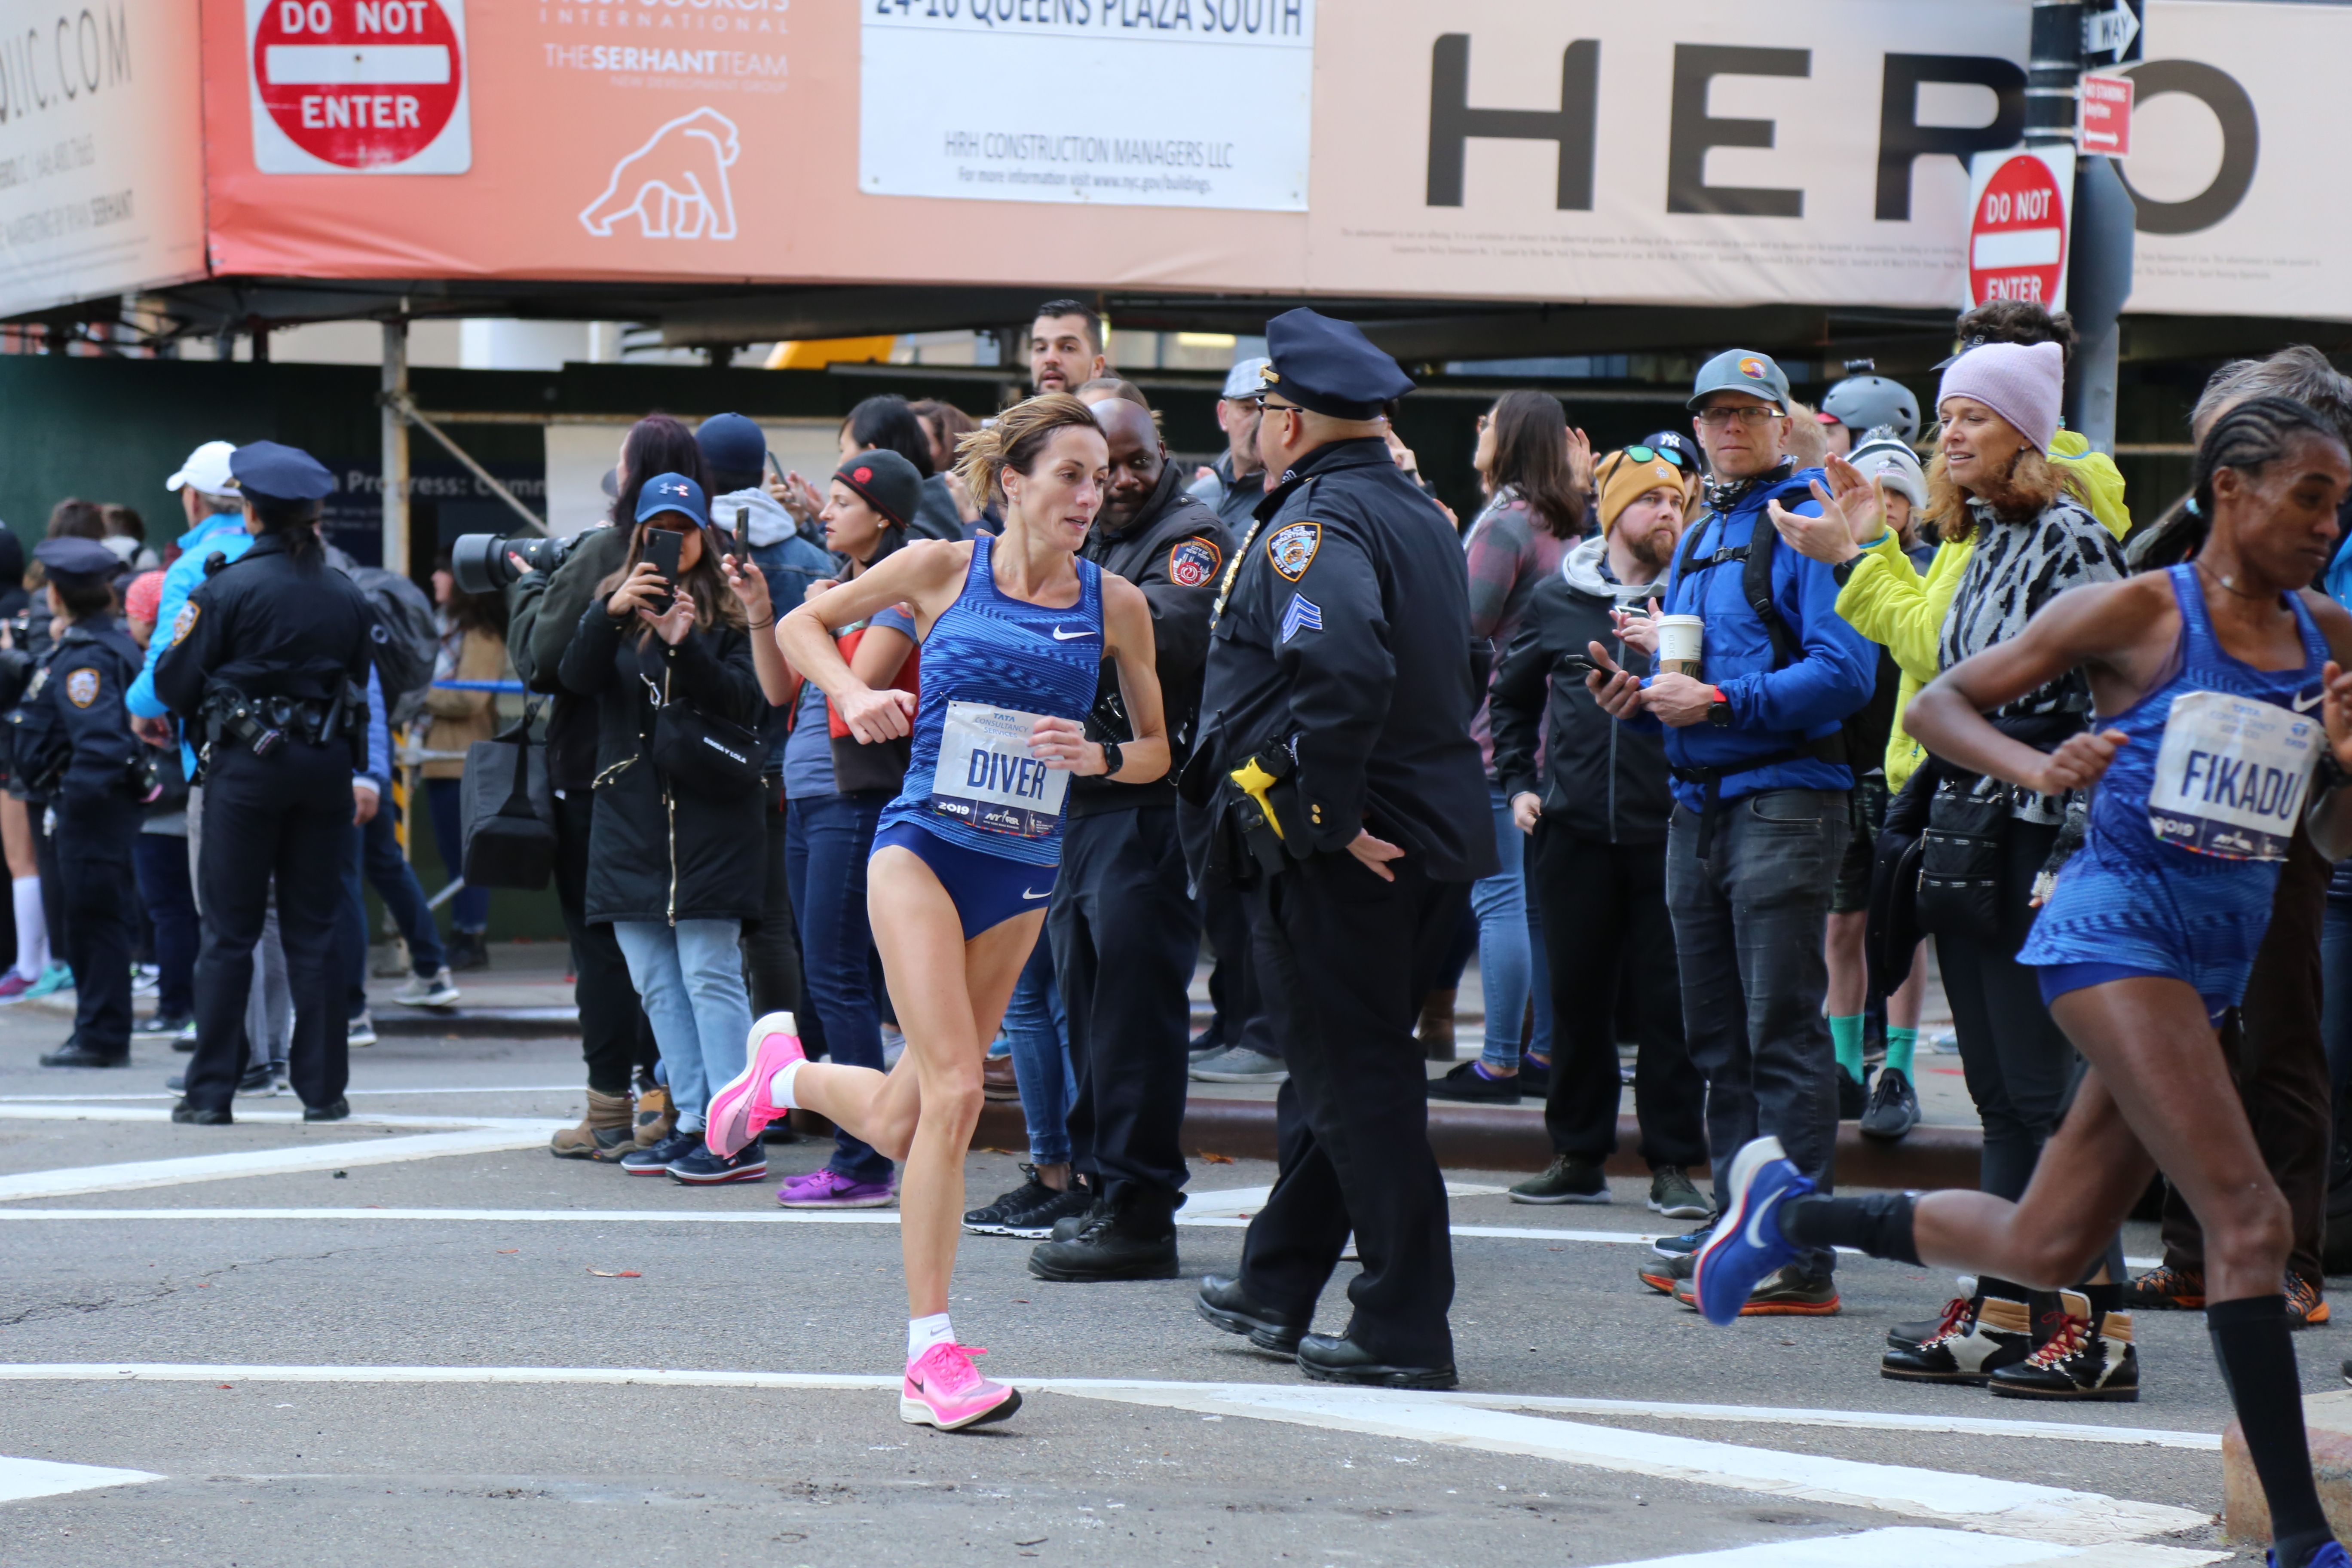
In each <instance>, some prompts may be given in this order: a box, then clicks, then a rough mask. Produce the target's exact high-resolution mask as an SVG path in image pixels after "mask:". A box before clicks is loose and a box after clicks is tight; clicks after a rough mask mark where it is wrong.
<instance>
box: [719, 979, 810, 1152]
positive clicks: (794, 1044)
mask: <svg viewBox="0 0 2352 1568" xmlns="http://www.w3.org/2000/svg"><path fill="white" fill-rule="evenodd" d="M743 1054H744V1055H745V1056H746V1057H748V1058H750V1059H749V1060H748V1061H746V1062H745V1063H744V1064H743V1070H742V1071H741V1072H739V1073H737V1074H736V1075H735V1076H734V1077H733V1078H731V1079H728V1080H727V1086H726V1087H725V1088H724V1089H720V1090H719V1092H718V1093H717V1094H714V1095H712V1096H711V1097H710V1108H709V1111H708V1112H707V1113H706V1114H707V1116H708V1117H709V1121H708V1124H707V1125H706V1126H705V1127H704V1129H703V1132H702V1141H703V1142H704V1143H706V1144H708V1145H709V1149H710V1152H712V1153H714V1154H716V1155H718V1156H719V1158H720V1159H722V1160H731V1159H733V1158H734V1157H735V1156H736V1154H737V1153H738V1152H740V1151H741V1150H742V1149H743V1148H744V1147H745V1146H746V1145H748V1144H749V1143H750V1142H751V1141H752V1140H753V1139H754V1138H757V1137H758V1136H759V1135H760V1129H761V1128H762V1127H765V1126H766V1125H767V1124H768V1123H769V1122H771V1121H776V1120H777V1119H779V1118H780V1117H782V1116H783V1115H784V1114H785V1112H784V1111H782V1110H778V1109H777V1108H776V1103H775V1101H774V1100H772V1099H770V1098H769V1095H768V1085H769V1084H770V1083H772V1082H773V1081H774V1080H775V1077H776V1075H777V1074H778V1073H780V1072H782V1071H783V1070H784V1069H785V1068H788V1067H790V1066H792V1065H793V1063H794V1062H797V1061H804V1060H806V1059H807V1054H806V1053H805V1052H803V1050H802V1049H801V1038H800V1036H799V1035H798V1034H797V1033H796V1032H795V1026H794V1025H793V1016H792V1015H791V1014H790V1013H771V1014H769V1015H768V1016H766V1017H764V1018H762V1019H761V1020H760V1021H759V1022H758V1023H756V1024H754V1025H752V1026H751V1039H750V1040H749V1041H748V1042H747V1045H746V1049H745V1050H744V1053H743Z"/></svg>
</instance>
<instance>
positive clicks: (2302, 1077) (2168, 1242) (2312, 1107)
mask: <svg viewBox="0 0 2352 1568" xmlns="http://www.w3.org/2000/svg"><path fill="white" fill-rule="evenodd" d="M2329 872H2330V868H2329V866H2328V864H2327V862H2326V861H2325V860H2323V859H2321V858H2319V852H2318V851H2317V850H2315V849H2314V848H2313V847H2311V840H2310V837H2309V836H2308V835H2307V834H2305V832H2304V831H2303V830H2302V829H2300V828H2298V829H2297V830H2296V832H2295V836H2294V844H2293V846H2292V847H2290V848H2289V849H2288V851H2287V858H2286V864H2285V865H2284V867H2282V868H2280V870H2279V881H2278V891H2277V892H2276V893H2275V894H2273V896H2272V899H2271V923H2270V928H2269V929H2268V930H2267V931H2264V932H2263V945H2262V946H2261V947H2260V948H2259V949H2257V950H2256V952H2255V953H2254V970H2253V973H2252V976H2250V977H2249V978H2248V980H2247V982H2246V1000H2245V1004H2244V1005H2242V1007H2240V1008H2239V1010H2238V1019H2237V1023H2236V1024H2235V1026H2226V1027H2225V1028H2224V1029H2223V1031H2222V1034H2221V1050H2222V1051H2223V1053H2224V1055H2225V1056H2226V1057H2227V1058H2228V1060H2229V1063H2230V1076H2231V1078H2232V1079H2235V1080H2236V1082H2237V1085H2238V1097H2239V1099H2241V1100H2243V1101H2244V1102H2245V1106H2246V1120H2247V1121H2248V1122H2250V1123H2252V1127H2253V1130H2254V1142H2255V1144H2256V1145H2257V1146H2259V1147H2260V1148H2261V1150H2262V1152H2263V1164H2265V1165H2267V1166H2268V1167H2269V1168H2270V1173H2271V1179H2272V1180H2273V1181H2274V1182H2276V1183H2277V1184H2279V1191H2280V1192H2281V1193H2283V1194H2285V1195H2286V1204H2287V1211H2288V1213H2289V1215H2291V1216H2292V1224H2293V1228H2294V1246H2293V1247H2292V1249H2291V1250H2290V1251H2289V1252H2288V1253H2287V1268H2289V1269H2290V1270H2292V1271H2293V1272H2294V1274H2296V1275H2298V1276H2299V1277H2301V1278H2303V1279H2308V1280H2310V1281H2311V1283H2312V1284H2314V1285H2317V1284H2318V1283H2319V1282H2320V1260H2319V1252H2320V1247H2321V1244H2322V1243H2323V1241H2324V1240H2325V1230H2326V1218H2327V1160H2328V1140H2329V1136H2330V1117H2329V1113H2328V1112H2329V1091H2328V1073H2327V1051H2326V1044H2325V1039H2326V1037H2325V1036H2324V1035H2323V1034H2322V1032H2321V1030H2320V992H2321V988H2322V984H2321V978H2320V967H2319V932H2320V926H2321V923H2322V921H2324V920H2325V918H2326V900H2327V882H2328V876H2329ZM2164 1260H2165V1261H2166V1262H2167V1263H2169V1264H2171V1265H2173V1266H2174V1267H2175V1268H2194V1269H2200V1270H2201V1269H2203V1268H2204V1267H2205V1237H2204V1233H2203V1232H2202V1231H2201V1230H2200V1229H2199V1228H2198V1225H2197V1216H2196V1215H2192V1214H2190V1213H2189V1205H2187V1204H2185V1203H2183V1202H2182V1201H2181V1199H2180V1194H2179V1193H2177V1192H2175V1191H2174V1190H2173V1189H2172V1188H2171V1186H2170V1185H2169V1184H2168V1185H2167V1186H2166V1187H2165V1190H2164Z"/></svg>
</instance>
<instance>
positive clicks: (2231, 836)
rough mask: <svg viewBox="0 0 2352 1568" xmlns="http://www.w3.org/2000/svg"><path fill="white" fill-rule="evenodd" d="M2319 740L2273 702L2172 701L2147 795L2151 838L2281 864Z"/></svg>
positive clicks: (2221, 696) (2220, 695)
mask: <svg viewBox="0 0 2352 1568" xmlns="http://www.w3.org/2000/svg"><path fill="white" fill-rule="evenodd" d="M2325 742H2326V732H2325V731H2322V730H2321V728H2320V725H2319V715H2318V713H2317V712H2316V711H2314V712H2312V713H2311V714H2310V715H2309V716H2308V717H2306V716H2305V715H2302V714H2298V713H2293V712H2290V711H2288V710H2286V709H2284V708H2281V707H2279V706H2278V705H2276V704H2275V703H2271V702H2258V701H2256V700H2253V699H2252V698H2250V697H2233V696H2231V695H2230V694H2229V693H2228V692H2226V691H2191V692H2187V693H2184V694H2183V695H2181V696H2179V697H2177V698H2175V699H2173V702H2172V711H2171V712H2170V714H2168V716H2167V717H2166V719H2165V721H2164V745H2163V748H2162V749H2161V750H2160V751H2159V752H2158V753H2157V759H2156V780H2155V782H2154V783H2153V784H2151V785H2150V786H2149V788H2148V792H2147V822H2148V826H2149V827H2150V828H2151V829H2152V830H2153V831H2154V832H2155V834H2156V837H2157V838H2158V841H2159V842H2161V843H2165V844H2174V845H2178V846H2179V847H2181V848H2183V849H2189V850H2193V851H2195V852H2196V853H2198V854H2200V855H2220V856H2222V857H2225V858H2229V859H2232V860H2284V859H2285V858H2286V850H2287V842H2288V840H2290V839H2292V838H2293V837H2294V825H2295V819H2296V817H2297V816H2300V815H2301V813H2302V811H2303V797H2304V795H2305V792H2306V791H2307V790H2308V789H2309V788H2310V785H2311V771H2312V766H2313V764H2314V763H2315V762H2317V761H2318V758H2319V748H2320V747H2321V745H2323V744H2324V743H2325Z"/></svg>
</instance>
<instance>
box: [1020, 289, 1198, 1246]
mask: <svg viewBox="0 0 2352 1568" xmlns="http://www.w3.org/2000/svg"><path fill="white" fill-rule="evenodd" d="M1043 325H1044V323H1042V322H1041V323H1040V327H1041V329H1042V327H1043ZM1094 414H1095V422H1096V423H1097V424H1098V425H1100V426H1102V430H1103V435H1104V436H1105V437H1107V438H1108V441H1109V444H1110V489H1109V494H1108V497H1107V499H1106V500H1105V501H1104V503H1103V509H1102V513H1101V515H1100V517H1099V518H1097V521H1096V522H1095V525H1094V528H1093V530H1092V531H1091V532H1090V533H1089V534H1088V535H1087V542H1086V543H1085V544H1084V545H1082V546H1080V547H1079V551H1078V553H1079V554H1080V555H1081V556H1083V557H1084V558H1085V559H1087V560H1088V561H1092V562H1094V563H1097V565H1099V566H1100V567H1101V568H1102V569H1103V570H1104V571H1105V572H1115V573H1117V574H1118V575H1120V576H1122V577H1124V578H1126V579H1127V580H1128V581H1129V582H1130V583H1133V584H1135V585H1136V586H1137V587H1139V588H1141V589H1142V590H1143V594H1144V597H1145V598H1147V599H1149V600H1150V602H1151V624H1152V632H1153V637H1154V641H1155V643H1156V646H1157V665H1158V668H1159V672H1160V696H1161V699H1162V701H1163V703H1164V705H1165V710H1166V712H1167V715H1168V738H1169V741H1170V742H1171V745H1172V747H1173V748H1174V750H1173V753H1172V754H1173V756H1174V758H1175V759H1176V760H1175V764H1174V765H1173V766H1171V768H1170V769H1169V771H1168V773H1167V774H1166V775H1165V776H1164V777H1162V778H1161V779H1160V781H1159V782H1157V783H1155V784H1112V783H1110V782H1109V780H1108V773H1117V772H1118V748H1119V744H1120V742H1124V741H1128V740H1129V739H1130V738H1131V737H1132V731H1130V730H1129V727H1128V719H1127V713H1126V710H1125V709H1124V708H1123V707H1122V706H1121V703H1120V700H1119V692H1118V676H1117V673H1116V672H1115V671H1114V670H1113V669H1112V668H1111V667H1110V666H1109V665H1108V664H1106V665H1105V666H1104V667H1103V675H1102V681H1101V684H1100V685H1099V686H1098V687H1097V690H1096V694H1095V704H1094V710H1093V711H1092V712H1091V713H1090V714H1088V715H1087V739H1088V740H1090V741H1092V742H1096V743H1097V745H1099V746H1100V747H1101V748H1102V751H1103V753H1104V757H1105V761H1106V763H1107V773H1105V774H1102V775H1096V776H1084V775H1081V776H1074V777H1073V778H1072V779H1071V781H1070V795H1069V805H1068V816H1067V819H1066V826H1065V828H1064V830H1063V839H1062V874H1061V877H1060V879H1058V880H1057V881H1056V882H1055V884H1054V901H1053V903H1052V905H1051V906H1050V908H1049V912H1048V913H1047V915H1046V934H1047V936H1048V937H1049V939H1050V940H1051V941H1052V942H1053V944H1054V967H1055V973H1057V974H1058V975H1059V976H1060V979H1061V987H1062V1000H1063V1004H1064V1007H1065V1009H1066V1013H1067V1015H1068V1017H1069V1030H1070V1059H1071V1062H1072V1064H1073V1066H1074V1068H1076V1076H1077V1095H1076V1100H1074V1102H1073V1103H1072V1105H1071V1109H1070V1122H1069V1127H1070V1147H1071V1158H1072V1163H1073V1164H1074V1165H1075V1166H1076V1169H1077V1171H1078V1172H1079V1173H1081V1174H1082V1175H1083V1176H1085V1178H1086V1179H1087V1183H1088V1184H1089V1185H1090V1186H1091V1188H1092V1190H1093V1193H1094V1204H1093V1205H1092V1207H1091V1208H1090V1209H1089V1210H1088V1211H1087V1213H1086V1214H1085V1215H1081V1216H1078V1217H1076V1218H1073V1219H1068V1220H1065V1221H1063V1222H1062V1223H1061V1224H1060V1225H1059V1226H1056V1227H1055V1239H1053V1240H1050V1241H1046V1242H1043V1243H1040V1244H1039V1245H1038V1247H1037V1248H1036V1250H1035V1251H1034V1252H1033V1253H1032V1254H1031V1255H1030V1259H1029V1271H1030V1272H1031V1273H1033V1274H1034V1275H1036V1276H1037V1277H1038V1278H1039V1279H1061V1280H1089V1279H1173V1278H1175V1275H1176V1208H1177V1205H1179V1204H1181V1203H1182V1202H1183V1198H1182V1195H1181V1194H1182V1188H1183V1185H1184V1182H1185V1179H1186V1176H1187V1174H1188V1173H1187V1171H1186V1168H1185V1164H1184V1152H1183V1150H1182V1148H1181V1145H1180V1143H1179V1142H1178V1137H1179V1133H1180V1131H1181V1128H1182V1124H1183V1120H1184V1073H1185V1068H1186V1065H1187V1064H1186V1060H1185V1048H1186V1047H1187V1045H1188V1044H1189V1043H1190V1037H1191V1015H1192V1007H1191V1002H1190V999H1189V997H1188V994H1187V988H1188V987H1189V986H1190V984H1192V965H1193V962H1194V960H1195V959H1196V958H1197V957H1198V955H1199V953H1200V947H1201V916H1200V911H1199V909H1198V907H1197V906H1196V905H1195V904H1194V903H1193V901H1192V897H1191V895H1190V891H1189V887H1188V884H1189V878H1188V877H1187V875H1186V872H1185V866H1184V851H1183V848H1182V846H1181V843H1180V842H1179V840H1178V837H1177V831H1176V788H1175V784H1174V780H1175V777H1176V775H1177V773H1179V772H1181V769H1182V766H1183V759H1184V756H1185V754H1186V751H1187V748H1188V746H1189V743H1190V742H1191V741H1192V731H1193V726H1194V723H1195V721H1197V719H1198V717H1199V714H1200V707H1201V669H1202V664H1203V662H1204V661H1205V660H1206V658H1207V656H1208V648H1209V615H1210V611H1211V609H1212V608H1213V605H1214V603H1215V600H1216V593H1217V580H1218V578H1219V576H1220V575H1221V574H1223V571H1224V568H1225V564H1226V563H1227V562H1228V561H1229V560H1230V559H1231V558H1232V554H1233V548H1234V543H1233V537H1232V535H1231V534H1229V533H1228V532H1227V531H1225V526H1224V524H1223V523H1221V522H1219V521H1217V514H1216V513H1214V512H1213V511H1211V510H1209V509H1208V508H1207V507H1205V506H1202V504H1201V503H1200V502H1199V501H1196V500H1192V498H1191V497H1190V496H1188V495H1186V494H1185V493H1184V485H1183V476H1182V475H1181V472H1180V471H1179V470H1178V469H1176V468H1171V466H1170V465H1169V462H1168V448H1167V447H1164V446H1163V445H1161V444H1160V431H1159V428H1158V427H1157V426H1155V425H1154V424H1153V423H1152V419H1151V415H1150V411H1149V410H1147V409H1145V408H1142V407H1140V406H1139V405H1136V404H1133V403H1129V402H1128V401H1126V400H1125V399H1123V398H1116V397H1114V398H1108V399H1106V400H1104V401H1102V402H1100V403H1097V404H1096V405H1094Z"/></svg>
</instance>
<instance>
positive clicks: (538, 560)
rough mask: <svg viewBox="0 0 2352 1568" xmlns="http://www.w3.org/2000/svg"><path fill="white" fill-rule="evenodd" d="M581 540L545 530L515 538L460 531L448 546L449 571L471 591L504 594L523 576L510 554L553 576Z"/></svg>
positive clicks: (578, 536) (461, 585)
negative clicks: (560, 537)
mask: <svg viewBox="0 0 2352 1568" xmlns="http://www.w3.org/2000/svg"><path fill="white" fill-rule="evenodd" d="M579 542H580V535H578V534H576V533H574V534H570V535H567V536H566V537H564V538H562V539H555V538H551V537H550V536H548V535H546V534H543V533H525V534H519V535H517V536H516V537H514V538H512V539H508V538H504V537H502V536H500V535H499V534H495V533H461V534H459V535H458V536H457V542H456V543H455V544H453V545H451V546H450V547H449V572H450V574H451V575H452V576H454V577H456V578H457V586H458V587H460V588H463V589H464V590H465V591H466V592H467V593H468V594H502V593H504V592H506V591H507V589H508V588H509V587H511V586H513V585H514V583H515V580H516V579H517V578H519V577H520V576H521V575H522V568H521V567H520V566H517V565H516V564H515V563H514V562H513V561H511V560H509V556H520V557H521V558H522V560H523V561H524V562H525V563H528V564H529V565H530V569H531V570H533V571H535V572H540V573H543V574H546V575H548V576H553V575H554V574H555V571H556V568H558V567H560V566H562V564H563V563H564V559H565V557H567V556H569V555H570V554H571V553H572V546H573V545H575V544H577V543H579Z"/></svg>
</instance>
